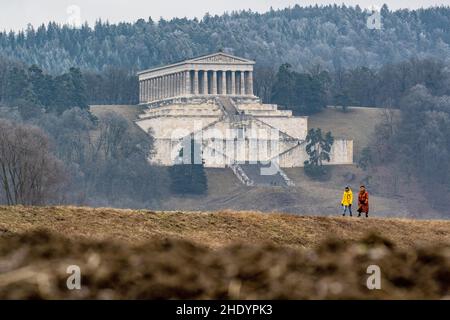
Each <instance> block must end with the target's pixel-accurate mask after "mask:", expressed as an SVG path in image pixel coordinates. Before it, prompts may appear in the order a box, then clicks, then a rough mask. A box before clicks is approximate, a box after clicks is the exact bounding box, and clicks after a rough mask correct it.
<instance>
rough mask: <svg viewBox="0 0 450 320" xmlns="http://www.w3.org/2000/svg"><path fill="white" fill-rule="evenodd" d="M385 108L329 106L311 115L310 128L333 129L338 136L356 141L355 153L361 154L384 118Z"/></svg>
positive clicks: (356, 154)
mask: <svg viewBox="0 0 450 320" xmlns="http://www.w3.org/2000/svg"><path fill="white" fill-rule="evenodd" d="M382 114H383V109H381V108H363V107H350V108H348V110H347V112H343V111H342V110H341V109H340V108H336V107H328V108H327V109H325V110H324V111H322V112H320V113H318V114H314V115H311V116H310V117H309V119H308V127H309V128H322V130H325V131H331V132H332V133H333V135H334V136H335V137H337V138H345V139H351V140H353V141H354V154H355V156H356V157H358V156H359V154H360V152H361V150H362V149H363V148H364V147H365V146H367V144H368V143H369V139H370V136H371V135H372V133H373V131H374V129H375V125H377V124H378V123H379V122H380V121H381V119H382Z"/></svg>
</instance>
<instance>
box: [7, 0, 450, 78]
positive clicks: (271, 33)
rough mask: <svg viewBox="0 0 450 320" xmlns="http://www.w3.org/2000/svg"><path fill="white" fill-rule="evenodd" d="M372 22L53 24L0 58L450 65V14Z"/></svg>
mask: <svg viewBox="0 0 450 320" xmlns="http://www.w3.org/2000/svg"><path fill="white" fill-rule="evenodd" d="M144 14H145V13H143V15H144ZM149 14H150V13H149ZM370 15H371V13H370V12H368V11H365V10H363V9H362V8H360V7H359V6H356V7H349V6H345V5H342V6H337V5H328V6H310V7H300V6H298V5H295V6H294V7H292V8H287V9H281V10H270V11H268V12H266V13H262V14H261V13H255V12H251V11H242V12H232V13H225V14H223V15H220V16H219V15H214V16H212V15H209V14H206V15H205V16H204V17H203V19H201V20H198V19H186V18H175V19H172V20H170V21H168V20H164V19H160V20H159V21H158V22H155V21H153V20H151V19H147V20H144V19H140V20H138V21H136V22H135V23H119V24H110V23H108V22H102V21H98V22H97V23H96V24H95V25H94V26H93V27H90V26H88V25H84V26H83V27H81V28H79V29H73V28H70V27H68V26H59V25H57V24H55V23H49V24H48V25H46V26H45V25H42V26H39V27H37V28H36V29H34V28H32V27H29V28H28V29H27V30H24V31H21V32H18V33H12V32H7V31H5V32H2V33H0V52H1V53H2V54H4V55H5V56H7V57H10V58H15V59H17V60H19V61H22V62H24V63H26V64H28V65H32V64H37V65H39V66H40V67H41V68H43V69H44V70H47V71H49V72H51V73H62V72H64V71H65V70H67V69H68V68H69V67H71V66H77V67H78V68H80V69H81V70H92V71H104V70H105V69H106V68H108V67H111V66H114V67H117V68H122V69H124V70H132V71H137V70H142V69H146V68H149V67H154V66H159V65H162V64H167V63H172V62H174V61H178V60H183V59H186V58H189V57H194V56H197V55H202V54H207V53H211V52H215V51H217V50H219V49H224V50H226V51H228V52H231V53H234V54H236V55H239V56H243V57H247V58H251V59H255V60H256V61H257V62H258V63H259V64H261V65H265V66H279V65H281V64H283V63H289V64H291V65H292V66H293V68H294V70H297V71H307V70H308V69H309V67H310V66H311V65H316V64H319V65H321V66H322V67H324V68H325V69H327V70H330V71H335V70H341V69H350V68H355V67H357V66H365V67H380V66H383V65H385V64H388V63H398V62H401V61H404V60H407V59H410V58H419V59H423V58H427V57H438V58H440V59H443V60H445V61H449V59H450V47H449V45H450V32H449V25H450V8H449V7H433V8H427V9H418V10H397V11H391V10H389V8H388V7H387V6H386V5H385V6H383V7H382V8H381V17H382V25H383V28H382V29H381V30H371V29H369V28H367V25H366V23H367V18H368V17H369V16H370Z"/></svg>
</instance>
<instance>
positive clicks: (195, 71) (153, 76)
mask: <svg viewBox="0 0 450 320" xmlns="http://www.w3.org/2000/svg"><path fill="white" fill-rule="evenodd" d="M254 64H255V62H254V61H251V60H247V59H243V58H239V57H235V56H232V55H229V54H225V53H218V54H210V55H207V56H202V57H198V58H193V59H189V60H185V61H182V62H178V63H174V64H171V65H168V66H163V67H159V68H154V69H150V70H145V71H141V72H139V73H138V76H139V87H140V96H139V99H140V103H149V102H153V101H157V100H162V99H167V98H173V97H181V96H183V97H186V96H189V95H205V96H207V95H229V96H253V65H254Z"/></svg>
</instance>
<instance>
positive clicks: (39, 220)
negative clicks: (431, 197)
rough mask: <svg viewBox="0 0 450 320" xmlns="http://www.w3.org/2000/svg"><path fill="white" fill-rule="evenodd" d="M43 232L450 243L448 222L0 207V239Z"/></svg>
mask: <svg viewBox="0 0 450 320" xmlns="http://www.w3.org/2000/svg"><path fill="white" fill-rule="evenodd" d="M42 228H45V229H48V230H50V231H52V232H55V233H59V234H62V235H65V236H67V237H69V238H75V239H77V238H84V239H90V240H109V239H114V240H120V241H125V242H128V243H140V242H144V241H147V240H150V239H165V238H177V239H184V240H188V241H192V242H194V243H198V244H201V245H204V246H208V247H210V248H219V247H223V246H226V245H230V244H232V243H237V242H239V243H247V244H257V243H262V242H264V243H270V244H275V245H282V246H288V247H292V248H305V247H306V248H307V247H315V246H317V245H319V244H320V243H321V242H323V241H324V240H325V239H328V238H330V237H335V238H337V239H339V240H341V241H343V242H351V241H357V240H360V239H361V238H362V237H364V236H365V235H367V234H369V233H376V234H379V235H380V236H382V237H384V238H387V239H389V240H391V241H392V242H394V243H395V244H396V245H397V246H399V247H404V248H408V247H411V246H413V245H435V244H449V243H450V221H444V220H408V219H385V218H383V219H376V218H369V219H365V218H355V217H353V218H349V217H347V218H342V217H312V216H294V215H287V214H275V213H270V214H269V213H267V214H263V213H260V212H232V211H221V212H153V211H145V210H118V209H109V208H97V209H93V208H83V207H22V206H17V207H0V235H2V234H11V233H12V234H17V233H24V232H27V231H31V230H35V229H42Z"/></svg>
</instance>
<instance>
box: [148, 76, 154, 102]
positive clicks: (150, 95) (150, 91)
mask: <svg viewBox="0 0 450 320" xmlns="http://www.w3.org/2000/svg"><path fill="white" fill-rule="evenodd" d="M148 100H149V101H153V79H150V80H148Z"/></svg>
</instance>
